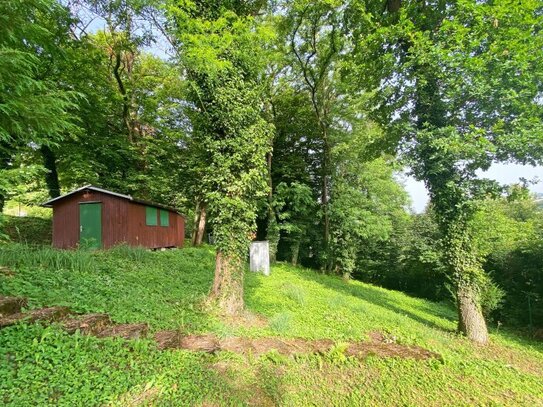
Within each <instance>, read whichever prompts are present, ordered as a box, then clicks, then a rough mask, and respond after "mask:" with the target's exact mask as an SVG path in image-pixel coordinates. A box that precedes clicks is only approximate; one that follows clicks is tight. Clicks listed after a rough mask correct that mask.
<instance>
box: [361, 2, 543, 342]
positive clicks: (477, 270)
mask: <svg viewBox="0 0 543 407" xmlns="http://www.w3.org/2000/svg"><path fill="white" fill-rule="evenodd" d="M390 3H391V2H389V3H388V4H389V6H390ZM350 7H351V13H350V16H351V17H352V20H351V22H352V24H353V25H352V27H353V33H354V35H355V37H356V58H357V61H358V64H359V67H360V68H361V69H360V70H359V71H358V72H359V73H360V74H361V76H360V78H363V81H360V82H359V83H360V85H361V86H363V87H364V88H377V89H378V92H376V93H375V95H376V98H375V99H374V100H373V103H374V104H375V105H376V106H379V109H378V111H376V114H375V118H376V119H378V120H380V121H381V122H382V123H383V124H384V125H386V126H387V128H388V133H389V135H390V136H391V140H400V141H401V149H400V151H401V152H402V153H403V155H404V156H405V157H406V158H408V160H409V163H410V165H411V168H412V170H413V174H414V175H415V176H416V177H417V178H418V179H420V180H423V181H424V182H425V184H426V186H427V188H428V190H429V192H430V196H431V199H432V204H433V207H434V210H435V213H436V216H437V220H438V223H439V225H440V228H441V229H442V233H443V236H444V239H445V242H446V243H445V247H446V250H447V253H446V254H447V263H448V266H449V267H450V273H451V276H452V279H453V282H454V286H455V291H456V297H457V302H458V311H459V325H458V328H459V331H461V332H463V333H465V334H466V335H467V336H468V337H469V338H470V339H472V340H474V341H477V342H480V343H486V342H487V341H488V333H487V328H486V323H485V320H484V318H483V314H482V312H481V307H480V294H481V287H482V286H483V285H484V282H485V280H486V276H485V275H484V272H483V269H482V267H481V263H482V259H481V257H479V256H478V254H477V253H476V252H475V251H474V250H473V235H472V232H471V231H470V228H469V223H470V220H471V219H472V218H473V216H474V214H475V213H476V209H477V202H478V200H479V199H480V198H482V197H485V196H487V194H489V193H496V186H495V185H494V184H493V183H491V182H488V181H484V180H480V179H479V178H478V176H477V170H479V169H487V168H488V167H489V166H490V164H491V163H492V162H494V161H503V160H517V161H519V162H522V163H536V162H538V161H539V160H540V159H541V156H542V154H541V153H542V147H543V143H542V140H543V139H542V138H541V131H542V130H543V129H542V124H541V117H542V116H541V115H542V106H541V104H540V103H538V101H537V100H538V95H539V94H540V92H541V89H542V81H541V72H543V56H542V54H541V52H540V50H541V47H542V45H543V37H542V36H541V35H539V33H540V31H541V29H542V26H543V21H542V19H543V17H542V14H541V5H540V3H539V2H538V1H526V2H522V3H513V2H510V1H506V0H504V1H492V2H490V1H489V2H486V1H483V2H474V1H468V0H463V1H432V2H423V3H421V2H416V1H406V2H403V3H402V5H401V7H388V9H385V11H384V12H383V10H382V9H381V10H379V11H377V10H375V7H376V6H374V5H371V4H369V3H368V4H366V3H365V2H363V1H361V2H353V3H352V4H351V5H350Z"/></svg>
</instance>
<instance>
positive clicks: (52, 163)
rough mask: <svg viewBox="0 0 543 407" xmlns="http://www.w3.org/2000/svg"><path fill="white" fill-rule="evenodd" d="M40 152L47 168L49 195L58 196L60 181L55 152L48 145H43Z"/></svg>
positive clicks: (46, 177) (46, 181) (46, 176)
mask: <svg viewBox="0 0 543 407" xmlns="http://www.w3.org/2000/svg"><path fill="white" fill-rule="evenodd" d="M40 153H41V155H42V157H43V165H44V166H45V168H46V169H47V173H46V174H45V183H46V184H47V189H49V196H50V197H51V198H57V197H59V196H60V183H59V181H58V172H57V162H56V157H55V153H54V152H53V151H52V150H51V149H50V148H49V147H48V146H45V145H43V146H41V147H40Z"/></svg>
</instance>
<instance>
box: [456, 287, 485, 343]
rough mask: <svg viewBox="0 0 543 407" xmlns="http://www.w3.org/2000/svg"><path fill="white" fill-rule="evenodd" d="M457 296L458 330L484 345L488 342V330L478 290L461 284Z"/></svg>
mask: <svg viewBox="0 0 543 407" xmlns="http://www.w3.org/2000/svg"><path fill="white" fill-rule="evenodd" d="M456 296H457V301H458V331H459V332H462V333H463V334H465V335H466V336H467V337H468V338H469V339H470V340H472V341H474V342H477V343H480V344H482V345H484V344H486V343H488V330H487V327H486V322H485V318H484V317H483V313H482V311H481V308H480V306H479V304H478V300H477V293H476V291H475V290H474V289H473V288H472V287H470V286H468V285H459V286H458V289H457V292H456Z"/></svg>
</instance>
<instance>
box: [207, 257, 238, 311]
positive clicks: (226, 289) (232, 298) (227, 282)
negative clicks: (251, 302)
mask: <svg viewBox="0 0 543 407" xmlns="http://www.w3.org/2000/svg"><path fill="white" fill-rule="evenodd" d="M240 270H241V272H240ZM210 298H211V300H212V301H214V302H215V303H216V304H217V305H218V307H219V308H220V309H221V310H222V312H224V313H225V314H227V315H238V314H239V313H240V312H242V311H243V304H244V303H243V265H242V261H241V259H240V258H237V257H236V256H233V255H227V254H225V253H223V252H222V251H218V252H217V254H216V259H215V278H214V280H213V288H212V290H211V295H210Z"/></svg>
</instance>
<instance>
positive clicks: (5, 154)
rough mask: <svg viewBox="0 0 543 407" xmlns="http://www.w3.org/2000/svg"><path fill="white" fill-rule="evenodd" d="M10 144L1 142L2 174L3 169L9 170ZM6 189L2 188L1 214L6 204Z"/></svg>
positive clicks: (0, 165) (0, 199) (0, 195)
mask: <svg viewBox="0 0 543 407" xmlns="http://www.w3.org/2000/svg"><path fill="white" fill-rule="evenodd" d="M9 151H10V146H9V145H8V143H7V142H0V174H1V171H3V170H7V169H8V168H9V161H10V158H11V155H10V154H9ZM6 192H8V191H6V190H4V189H2V188H0V214H1V213H2V211H3V210H4V205H5V203H6Z"/></svg>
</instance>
